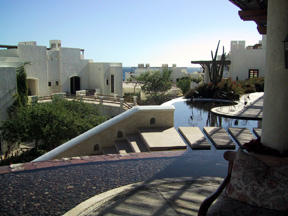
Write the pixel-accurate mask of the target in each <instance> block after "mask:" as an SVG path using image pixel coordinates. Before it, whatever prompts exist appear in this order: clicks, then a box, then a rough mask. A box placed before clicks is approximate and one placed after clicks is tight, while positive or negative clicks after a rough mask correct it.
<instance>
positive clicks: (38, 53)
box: [18, 45, 49, 96]
mask: <svg viewBox="0 0 288 216" xmlns="http://www.w3.org/2000/svg"><path fill="white" fill-rule="evenodd" d="M18 49H19V57H20V58H21V61H22V62H30V64H27V65H25V70H26V73H27V78H33V79H35V78H38V85H39V90H38V96H46V95H49V88H48V77H47V64H46V47H45V46H35V45H18Z"/></svg>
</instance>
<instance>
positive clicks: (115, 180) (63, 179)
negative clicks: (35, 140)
mask: <svg viewBox="0 0 288 216" xmlns="http://www.w3.org/2000/svg"><path fill="white" fill-rule="evenodd" d="M255 100H256V99H255ZM250 107H251V108H252V107H253V106H250ZM241 109H242V112H243V110H244V109H245V110H247V109H248V111H249V107H248V108H246V107H243V106H238V111H239V113H241ZM222 111H223V110H222ZM228 111H229V110H228ZM238 111H237V112H238ZM248 111H247V112H248ZM231 113H235V111H234V112H231ZM226 114H227V115H228V114H229V113H228V112H227V113H226ZM255 114H257V115H258V112H257V113H255ZM235 137H238V135H235ZM200 138H201V137H200ZM197 139H198V138H197ZM235 143H236V142H235ZM237 148H238V145H236V146H235V149H236V150H237ZM224 151H225V150H217V149H216V148H215V147H214V145H211V149H210V150H192V149H191V148H188V149H187V150H179V151H162V152H147V153H140V154H139V153H129V154H122V155H121V154H113V155H101V156H83V157H73V158H63V159H61V160H53V161H44V162H32V163H25V164H15V165H11V166H3V167H0V184H1V190H0V205H1V206H0V213H1V215H62V214H65V213H66V212H68V213H67V214H66V215H81V214H82V215H127V214H133V215H143V214H146V215H161V214H162V215H163V214H165V215H197V210H198V207H199V204H200V203H201V201H202V200H203V199H204V197H206V196H207V195H208V194H210V193H211V192H212V191H214V190H215V188H216V187H217V186H218V185H219V184H220V182H221V180H222V178H223V177H224V176H225V175H226V171H227V163H226V162H225V161H224V159H223V153H224ZM159 179H160V180H159ZM161 179H162V180H161ZM139 182H140V183H139ZM85 201H86V202H85ZM79 204H81V205H79ZM77 205H79V206H77ZM75 207H76V208H75ZM107 209H108V210H107ZM69 211H70V212H69Z"/></svg>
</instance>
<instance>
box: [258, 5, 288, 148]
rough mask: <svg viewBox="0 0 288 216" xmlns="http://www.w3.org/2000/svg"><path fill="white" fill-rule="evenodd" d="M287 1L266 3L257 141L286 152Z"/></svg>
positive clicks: (287, 85) (287, 129) (287, 125)
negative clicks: (259, 127) (259, 131)
mask: <svg viewBox="0 0 288 216" xmlns="http://www.w3.org/2000/svg"><path fill="white" fill-rule="evenodd" d="M287 11H288V1H287V0H277V1H276V0H274V1H271V0H270V1H268V23H267V49H266V62H267V71H266V74H265V95H264V108H263V120H262V121H263V122H262V124H263V128H262V138H261V141H262V143H263V144H264V145H265V146H268V147H270V148H273V149H277V150H279V151H285V150H287V149H288V69H286V68H285V60H284V47H283V42H282V41H283V40H284V39H285V38H286V36H287V35H288V24H287V23H288V13H287Z"/></svg>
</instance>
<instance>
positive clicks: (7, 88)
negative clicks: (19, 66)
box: [0, 67, 17, 124]
mask: <svg viewBox="0 0 288 216" xmlns="http://www.w3.org/2000/svg"><path fill="white" fill-rule="evenodd" d="M0 86H1V88H0V124H1V121H4V120H6V119H7V117H8V116H7V112H6V110H7V108H8V107H10V106H11V105H12V103H13V101H14V99H13V95H15V94H16V91H17V81H16V70H15V68H14V67H0Z"/></svg>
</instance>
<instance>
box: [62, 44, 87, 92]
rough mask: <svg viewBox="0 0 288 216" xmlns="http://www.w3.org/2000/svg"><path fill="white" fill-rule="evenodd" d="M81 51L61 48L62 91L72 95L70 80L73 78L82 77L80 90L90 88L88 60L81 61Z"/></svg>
mask: <svg viewBox="0 0 288 216" xmlns="http://www.w3.org/2000/svg"><path fill="white" fill-rule="evenodd" d="M80 52H81V50H80V49H77V48H63V47H62V48H60V51H59V57H60V60H59V62H60V79H61V83H62V91H64V92H67V93H69V94H70V93H71V91H70V78H71V77H72V76H79V77H80V88H81V89H85V88H88V87H89V84H88V80H89V73H88V70H89V68H88V60H81V57H80Z"/></svg>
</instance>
